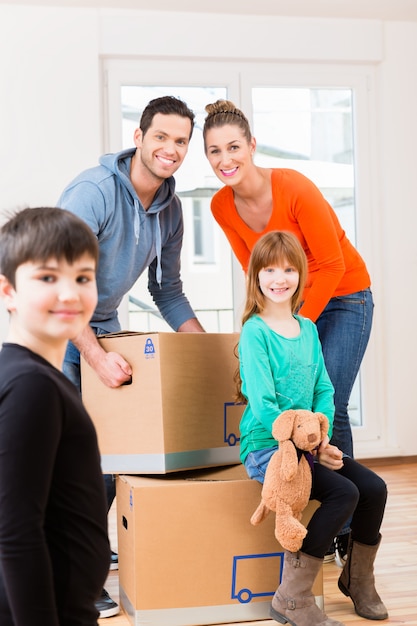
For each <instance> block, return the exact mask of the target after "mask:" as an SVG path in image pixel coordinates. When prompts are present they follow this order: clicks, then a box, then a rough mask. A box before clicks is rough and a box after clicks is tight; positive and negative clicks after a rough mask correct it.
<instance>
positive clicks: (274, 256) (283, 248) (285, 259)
mask: <svg viewBox="0 0 417 626" xmlns="http://www.w3.org/2000/svg"><path fill="white" fill-rule="evenodd" d="M286 263H288V264H290V265H291V266H293V267H294V268H295V269H296V270H297V272H298V274H299V281H298V287H297V289H296V291H295V292H294V294H293V296H292V300H291V311H292V312H293V313H295V312H296V311H297V310H298V309H299V307H300V304H301V302H302V297H303V291H304V285H305V282H306V279H307V258H306V255H305V252H304V250H303V248H302V246H301V244H300V242H299V241H298V239H297V237H296V236H295V235H293V234H292V233H289V232H286V231H281V230H273V231H271V232H269V233H267V234H266V235H263V236H262V237H261V238H260V239H258V241H257V242H256V244H255V245H254V247H253V250H252V252H251V256H250V260H249V268H248V273H247V277H246V303H245V308H244V311H243V315H242V326H243V324H244V323H245V322H246V321H247V320H248V319H249V318H250V317H252V316H253V315H256V314H259V313H262V311H263V310H264V308H265V296H264V294H263V293H262V291H261V288H260V286H259V272H260V271H261V270H263V269H264V268H265V267H270V266H274V265H278V266H279V265H283V264H286ZM235 383H236V388H237V393H236V400H237V401H238V402H246V401H247V399H246V398H245V397H244V396H243V395H242V391H241V387H242V381H241V378H240V371H239V369H238V370H237V371H236V373H235Z"/></svg>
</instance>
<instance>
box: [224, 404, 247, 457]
mask: <svg viewBox="0 0 417 626" xmlns="http://www.w3.org/2000/svg"><path fill="white" fill-rule="evenodd" d="M242 406H243V403H242V402H225V403H224V408H223V424H224V435H223V440H224V442H225V443H228V444H229V446H235V445H236V444H237V443H238V442H239V441H240V437H239V434H238V433H239V424H240V418H241V417H242Z"/></svg>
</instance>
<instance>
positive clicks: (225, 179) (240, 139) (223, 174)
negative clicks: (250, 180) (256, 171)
mask: <svg viewBox="0 0 417 626" xmlns="http://www.w3.org/2000/svg"><path fill="white" fill-rule="evenodd" d="M255 146H256V142H255V139H254V138H253V137H252V139H251V140H250V142H248V140H247V138H246V137H245V135H244V133H243V131H242V130H241V129H240V128H239V126H237V125H236V124H225V125H224V126H218V127H214V128H210V130H207V132H206V136H205V150H206V156H207V158H208V160H209V163H210V165H211V167H212V169H213V172H214V173H215V174H216V176H217V178H218V179H219V180H221V182H222V183H224V184H226V185H229V186H234V185H237V184H238V183H240V182H241V181H242V179H243V177H244V175H245V173H246V172H247V171H248V169H249V168H251V167H252V166H253V163H252V155H253V153H254V150H255Z"/></svg>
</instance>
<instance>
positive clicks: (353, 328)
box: [316, 289, 374, 458]
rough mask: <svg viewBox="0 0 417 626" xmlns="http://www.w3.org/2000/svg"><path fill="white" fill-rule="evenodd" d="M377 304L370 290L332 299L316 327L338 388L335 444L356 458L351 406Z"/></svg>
mask: <svg viewBox="0 0 417 626" xmlns="http://www.w3.org/2000/svg"><path fill="white" fill-rule="evenodd" d="M373 309H374V303H373V299H372V292H371V290H370V289H365V290H364V291H358V292H356V293H352V294H349V295H347V296H338V297H335V298H332V299H331V300H330V301H329V303H328V304H327V306H326V308H325V309H324V311H323V312H322V313H321V315H320V317H319V318H318V320H317V322H316V325H317V330H318V333H319V337H320V341H321V345H322V348H323V356H324V362H325V364H326V368H327V371H328V373H329V376H330V380H331V381H332V383H333V386H334V389H335V395H334V402H335V415H334V424H333V435H332V439H331V443H332V444H334V445H335V446H337V447H338V448H339V449H340V450H342V452H344V453H345V454H347V455H348V456H350V457H352V458H353V442H352V429H351V426H350V422H349V415H348V403H349V399H350V394H351V393H352V388H353V385H354V383H355V379H356V377H357V375H358V372H359V368H360V365H361V362H362V359H363V356H364V354H365V350H366V346H367V345H368V341H369V336H370V334H371V327H372V316H373Z"/></svg>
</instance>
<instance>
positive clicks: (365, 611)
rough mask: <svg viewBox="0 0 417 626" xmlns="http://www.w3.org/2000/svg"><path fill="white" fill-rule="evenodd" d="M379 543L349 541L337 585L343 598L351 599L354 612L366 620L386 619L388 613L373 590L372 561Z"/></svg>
mask: <svg viewBox="0 0 417 626" xmlns="http://www.w3.org/2000/svg"><path fill="white" fill-rule="evenodd" d="M380 543H381V535H380V536H379V541H378V543H377V544H376V545H375V546H367V545H366V544H364V543H359V542H357V541H352V540H351V541H350V543H349V547H348V553H347V561H346V564H345V566H344V568H343V571H342V573H341V575H340V578H339V581H338V585H339V589H340V591H341V592H342V593H344V594H345V596H348V597H350V598H352V601H353V604H354V607H355V611H356V613H357V614H358V615H360V616H361V617H365V618H366V619H374V620H380V619H387V617H388V612H387V609H386V608H385V605H384V603H383V602H382V600H381V598H380V597H379V595H378V593H377V591H376V589H375V577H374V561H375V557H376V553H377V552H378V548H379V545H380Z"/></svg>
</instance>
